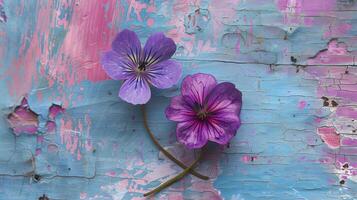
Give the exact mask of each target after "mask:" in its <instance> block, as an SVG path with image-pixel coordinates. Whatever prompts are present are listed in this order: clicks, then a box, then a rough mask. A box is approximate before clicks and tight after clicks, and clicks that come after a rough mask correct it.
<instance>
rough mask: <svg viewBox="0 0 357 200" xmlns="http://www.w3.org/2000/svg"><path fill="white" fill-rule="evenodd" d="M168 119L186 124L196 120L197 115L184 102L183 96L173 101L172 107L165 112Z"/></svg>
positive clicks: (174, 98)
mask: <svg viewBox="0 0 357 200" xmlns="http://www.w3.org/2000/svg"><path fill="white" fill-rule="evenodd" d="M165 114H166V117H167V118H168V119H169V120H172V121H175V122H185V121H190V120H194V119H195V115H196V113H195V112H194V111H193V109H192V108H191V107H190V106H189V105H188V104H187V103H186V102H185V101H184V99H183V97H182V96H176V97H173V98H172V99H171V103H170V105H169V106H168V107H167V108H166V110H165Z"/></svg>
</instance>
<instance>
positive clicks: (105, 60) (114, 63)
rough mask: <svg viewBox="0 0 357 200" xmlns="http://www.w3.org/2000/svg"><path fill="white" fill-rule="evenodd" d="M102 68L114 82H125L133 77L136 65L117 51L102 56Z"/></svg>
mask: <svg viewBox="0 0 357 200" xmlns="http://www.w3.org/2000/svg"><path fill="white" fill-rule="evenodd" d="M101 62H102V66H103V69H104V71H105V72H106V73H107V75H108V76H109V77H110V78H112V79H114V80H124V79H128V78H130V77H131V76H133V72H134V69H133V68H134V66H135V64H134V63H133V62H132V61H131V60H130V59H129V58H128V57H123V56H120V55H119V54H118V53H116V52H115V51H108V52H106V53H104V54H103V56H102V60H101Z"/></svg>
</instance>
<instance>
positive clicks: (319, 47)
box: [0, 0, 357, 200]
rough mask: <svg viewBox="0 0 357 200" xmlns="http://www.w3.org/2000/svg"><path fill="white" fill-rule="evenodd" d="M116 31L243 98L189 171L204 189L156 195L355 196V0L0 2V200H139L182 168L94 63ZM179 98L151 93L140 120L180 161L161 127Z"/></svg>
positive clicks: (181, 186)
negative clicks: (171, 48)
mask: <svg viewBox="0 0 357 200" xmlns="http://www.w3.org/2000/svg"><path fill="white" fill-rule="evenodd" d="M124 28H129V29H132V30H134V31H136V32H137V33H138V35H139V36H140V37H141V39H142V40H143V41H144V40H145V38H146V37H148V36H149V35H150V34H151V33H153V32H157V31H163V32H165V34H166V35H168V36H170V37H172V38H173V39H174V40H175V42H176V43H177V45H178V49H177V53H176V54H175V59H176V60H178V61H180V62H182V64H183V66H184V75H185V74H192V73H195V72H204V73H212V74H214V75H216V76H217V79H218V80H219V81H231V82H233V83H235V84H236V85H237V87H239V89H240V90H241V91H242V92H243V101H244V105H243V110H242V127H241V128H240V129H239V131H238V134H237V136H236V137H235V138H234V140H233V141H232V143H231V144H230V146H229V148H212V149H211V151H210V152H209V154H207V155H206V157H205V161H204V162H202V163H201V164H200V166H199V168H198V170H199V171H201V172H202V173H203V174H207V175H209V176H210V177H212V179H211V180H210V181H201V180H199V179H196V178H194V177H192V176H187V177H186V178H185V179H184V180H183V181H181V182H179V183H177V184H175V185H174V186H172V187H170V188H169V189H167V190H165V191H164V192H162V193H160V194H159V195H157V196H156V198H154V199H172V200H180V199H205V200H206V199H228V200H242V199H246V200H250V199H327V200H329V199H331V200H335V199H357V68H356V67H355V65H356V60H357V58H356V56H357V1H355V0H249V1H248V0H229V1H228V0H227V1H226V0H175V1H159V0H157V1H153V0H150V1H144V0H143V1H139V0H103V1H94V0H93V1H92V0H88V1H84V0H53V1H45V0H26V1H25V0H0V61H1V62H0V89H1V90H0V91H1V99H0V113H1V115H2V116H3V117H2V118H1V120H0V138H1V139H0V199H4V200H5V199H6V200H8V199H39V197H42V199H43V198H44V197H45V196H46V197H48V198H50V199H88V200H89V199H91V200H93V199H114V200H117V199H142V193H144V192H147V191H148V190H150V189H152V188H153V187H155V186H157V185H158V184H159V183H161V182H163V181H165V180H167V179H168V178H169V177H171V176H173V175H175V174H177V173H178V172H179V171H180V170H181V169H180V168H179V167H177V166H175V164H173V163H172V162H171V161H169V160H167V159H166V158H165V157H164V156H163V155H161V154H159V153H158V151H157V150H156V148H155V147H154V145H153V144H152V143H151V141H150V140H149V138H148V136H147V135H146V133H145V130H144V128H143V126H142V118H141V113H140V109H139V107H134V106H131V105H129V104H127V103H124V102H123V101H120V100H118V98H117V92H118V88H119V83H118V82H117V81H112V80H109V77H107V76H106V75H105V73H104V71H103V70H102V69H101V67H100V64H99V58H100V54H101V53H102V52H104V51H105V50H108V49H109V48H110V42H111V40H112V39H113V37H114V36H115V34H116V33H117V32H118V31H119V30H121V29H124ZM178 88H179V87H178V86H176V87H175V88H173V89H168V90H165V91H158V90H154V91H153V97H152V100H151V101H150V103H149V105H148V106H147V107H148V112H149V113H148V115H149V116H150V119H149V120H150V122H149V123H150V126H151V128H152V129H153V131H154V132H155V133H156V135H157V137H158V138H159V139H160V142H161V143H162V144H163V145H165V146H166V147H167V148H168V149H170V150H171V151H172V152H175V154H176V155H179V156H180V158H181V159H182V160H184V161H186V162H187V163H189V162H190V160H192V152H190V151H189V150H187V149H184V147H183V146H181V145H178V144H177V143H176V139H175V134H174V124H173V123H171V122H169V121H168V120H166V119H165V117H164V108H165V107H164V106H166V105H168V103H169V97H170V96H173V95H175V94H177V90H178ZM24 97H26V99H27V102H25V103H24V101H22V100H23V98H24ZM10 113H11V114H12V115H11V114H10ZM14 113H15V114H16V115H15V116H17V117H15V118H14V117H13V118H9V116H14V115H13V114H14ZM21 114H22V115H21ZM19 116H20V117H19ZM21 116H22V117H21ZM26 125H30V128H31V129H30V130H28V133H30V134H19V132H18V131H16V130H19V129H16V130H15V129H14V128H16V127H17V128H20V129H21V130H22V128H24V129H26V130H27V128H29V127H28V126H26Z"/></svg>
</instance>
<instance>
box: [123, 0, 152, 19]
mask: <svg viewBox="0 0 357 200" xmlns="http://www.w3.org/2000/svg"><path fill="white" fill-rule="evenodd" d="M128 2H129V6H128V13H127V15H126V19H127V20H130V14H131V12H134V13H135V14H136V18H137V20H138V21H140V22H141V21H142V18H141V12H142V11H143V9H144V8H147V5H146V4H145V3H141V2H140V1H137V0H128ZM149 10H151V11H152V10H153V9H152V8H151V9H149Z"/></svg>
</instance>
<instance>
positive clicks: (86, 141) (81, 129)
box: [60, 114, 92, 160]
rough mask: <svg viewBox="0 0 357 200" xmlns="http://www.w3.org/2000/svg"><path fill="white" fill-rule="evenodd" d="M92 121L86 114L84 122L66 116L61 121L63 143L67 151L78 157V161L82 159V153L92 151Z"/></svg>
mask: <svg viewBox="0 0 357 200" xmlns="http://www.w3.org/2000/svg"><path fill="white" fill-rule="evenodd" d="M90 126H91V121H90V118H89V115H88V114H86V115H85V118H84V120H83V119H78V120H73V119H72V118H70V117H69V116H64V118H62V119H61V120H60V135H61V143H62V144H64V145H65V146H66V150H67V151H68V152H70V153H71V154H72V155H74V156H76V158H77V159H78V160H80V159H81V158H82V156H81V151H84V150H86V151H91V150H92V144H91V142H90Z"/></svg>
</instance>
